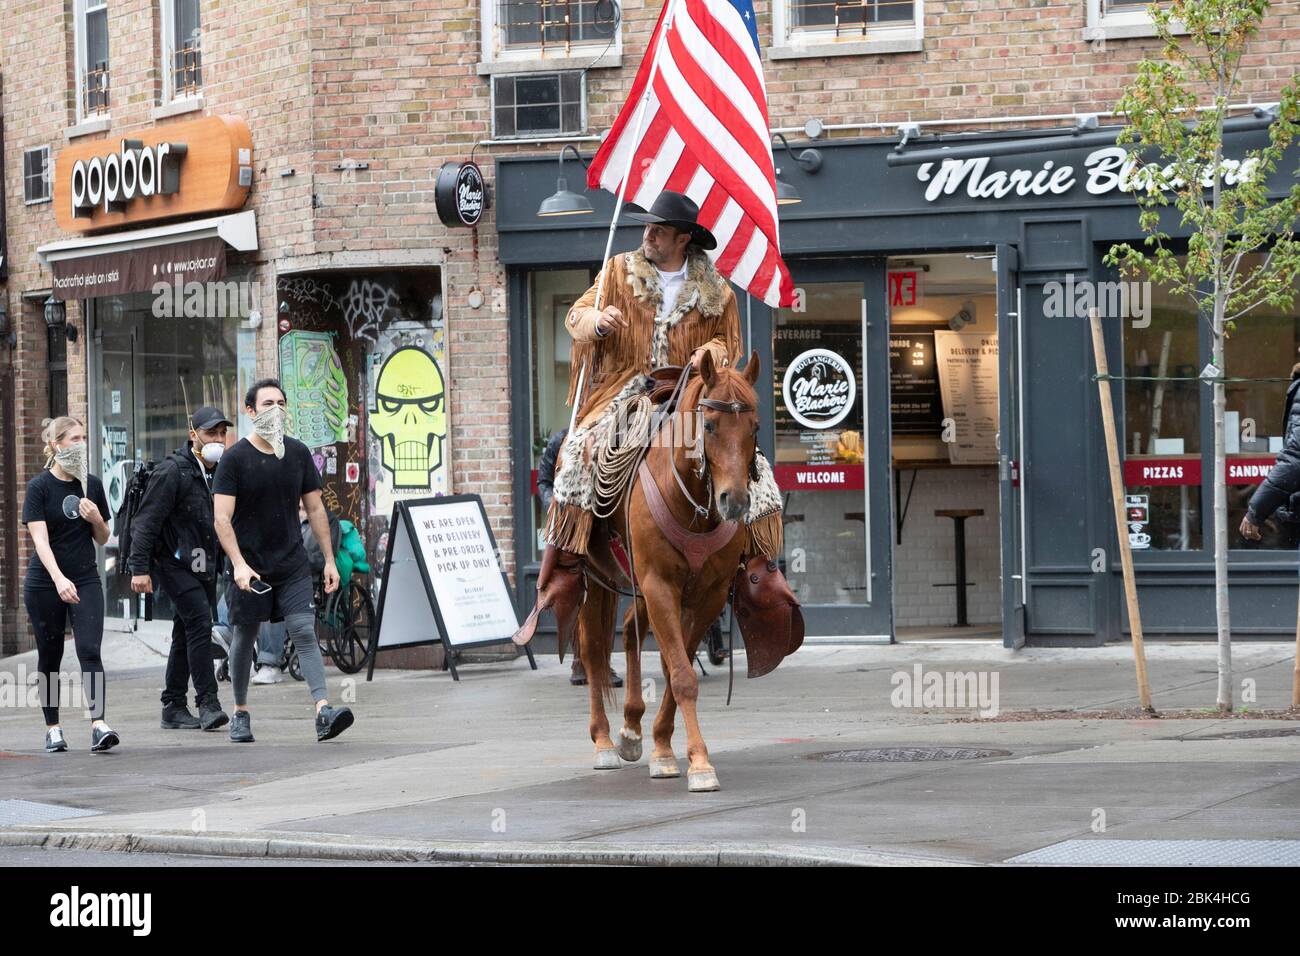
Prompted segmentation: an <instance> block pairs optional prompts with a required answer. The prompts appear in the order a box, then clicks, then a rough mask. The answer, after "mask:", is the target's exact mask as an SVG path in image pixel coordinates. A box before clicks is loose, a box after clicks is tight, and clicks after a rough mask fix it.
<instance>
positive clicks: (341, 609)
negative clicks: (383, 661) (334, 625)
mask: <svg viewBox="0 0 1300 956" xmlns="http://www.w3.org/2000/svg"><path fill="white" fill-rule="evenodd" d="M337 612H338V617H339V627H338V629H337V631H336V632H335V634H334V636H333V638H332V640H331V641H330V657H332V658H334V663H335V665H336V666H337V667H338V669H339V670H341V671H342V672H343V673H345V674H355V673H357V672H358V671H359V670H361V668H363V667H365V666H366V663H367V662H368V661H369V660H370V651H371V645H372V642H373V640H374V626H375V605H374V602H373V601H371V599H370V590H369V589H368V588H367V587H366V586H365V585H364V584H362V583H360V582H359V581H353V582H352V584H351V585H350V586H349V587H348V593H347V597H346V599H345V600H340V601H339V603H338V608H337Z"/></svg>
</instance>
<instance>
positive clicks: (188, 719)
mask: <svg viewBox="0 0 1300 956" xmlns="http://www.w3.org/2000/svg"><path fill="white" fill-rule="evenodd" d="M161 724H162V729H163V730H198V729H199V719H198V718H197V717H195V716H194V715H193V714H191V713H190V709H189V708H188V707H186V706H185V705H184V704H164V705H163V709H162V721H161Z"/></svg>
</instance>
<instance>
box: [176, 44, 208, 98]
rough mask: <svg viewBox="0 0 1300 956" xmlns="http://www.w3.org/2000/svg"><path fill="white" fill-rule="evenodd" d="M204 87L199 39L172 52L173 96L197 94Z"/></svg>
mask: <svg viewBox="0 0 1300 956" xmlns="http://www.w3.org/2000/svg"><path fill="white" fill-rule="evenodd" d="M202 89H203V55H202V52H201V51H200V50H199V44H198V41H197V40H190V41H186V43H185V46H183V47H182V48H181V49H179V50H176V51H175V52H173V53H172V97H173V98H179V97H182V96H195V95H197V94H198V93H199V92H200V91H201V90H202Z"/></svg>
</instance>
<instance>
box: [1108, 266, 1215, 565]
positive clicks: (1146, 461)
mask: <svg viewBox="0 0 1300 956" xmlns="http://www.w3.org/2000/svg"><path fill="white" fill-rule="evenodd" d="M1148 305H1149V306H1150V322H1149V324H1148V323H1146V322H1145V320H1140V321H1137V322H1133V321H1125V324H1124V376H1125V382H1124V424H1125V429H1124V444H1125V459H1124V485H1125V495H1126V497H1127V501H1126V505H1127V507H1128V519H1129V524H1128V531H1129V544H1130V545H1131V546H1132V548H1133V549H1134V550H1152V551H1189V550H1196V549H1199V548H1201V547H1202V540H1201V438H1200V434H1201V433H1200V428H1201V415H1200V401H1201V395H1200V389H1201V388H1203V387H1204V386H1202V385H1201V384H1200V382H1198V381H1196V375H1197V374H1198V373H1199V372H1200V369H1201V362H1200V327H1199V321H1200V320H1199V318H1198V317H1197V314H1196V311H1195V309H1194V308H1193V306H1192V304H1191V302H1190V300H1188V299H1187V298H1186V297H1185V296H1174V295H1171V294H1170V293H1168V292H1167V291H1165V290H1163V289H1159V288H1153V290H1152V292H1151V295H1150V297H1149V302H1148ZM1167 378H1175V379H1178V380H1177V381H1166V380H1165V379H1167Z"/></svg>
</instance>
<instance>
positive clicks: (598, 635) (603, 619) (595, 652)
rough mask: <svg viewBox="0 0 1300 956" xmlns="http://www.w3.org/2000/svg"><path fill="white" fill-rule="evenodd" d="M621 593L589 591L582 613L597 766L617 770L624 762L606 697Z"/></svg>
mask: <svg viewBox="0 0 1300 956" xmlns="http://www.w3.org/2000/svg"><path fill="white" fill-rule="evenodd" d="M617 600H618V598H617V596H616V595H614V594H611V593H610V592H608V591H606V590H604V589H603V588H593V589H592V590H590V591H588V592H587V600H586V601H585V602H584V603H583V605H582V612H581V614H580V615H579V617H578V633H579V649H580V654H581V656H582V666H583V667H584V668H585V669H586V671H587V696H588V699H589V701H590V707H591V723H590V730H591V742H592V743H594V744H595V745H596V756H595V764H594V766H595V768H596V769H597V770H617V769H618V768H619V767H621V766H622V764H621V763H620V762H619V759H618V751H617V750H616V749H615V748H614V742H613V741H612V740H610V739H609V717H607V716H606V714H605V697H606V696H607V695H612V691H611V690H610V686H609V649H610V646H611V643H612V642H613V637H614V618H615V616H616V615H617V613H618V607H617V604H616V603H615V602H616V601H617Z"/></svg>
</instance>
